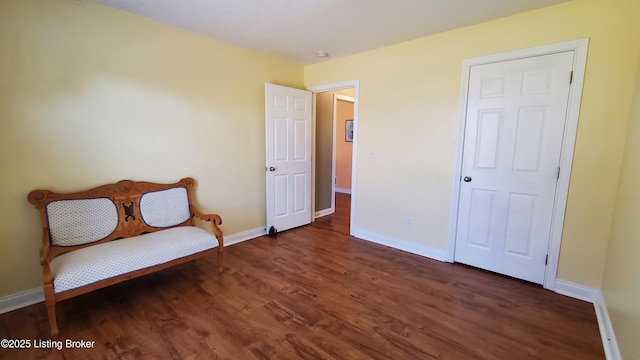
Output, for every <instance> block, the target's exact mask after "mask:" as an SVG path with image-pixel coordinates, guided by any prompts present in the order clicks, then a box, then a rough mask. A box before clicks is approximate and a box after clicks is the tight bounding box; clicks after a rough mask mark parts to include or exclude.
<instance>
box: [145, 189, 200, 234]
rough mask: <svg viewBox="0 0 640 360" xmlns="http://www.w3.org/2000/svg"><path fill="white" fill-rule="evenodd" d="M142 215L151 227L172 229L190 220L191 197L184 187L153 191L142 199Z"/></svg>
mask: <svg viewBox="0 0 640 360" xmlns="http://www.w3.org/2000/svg"><path fill="white" fill-rule="evenodd" d="M140 214H141V215H142V219H143V220H144V222H145V223H147V225H149V226H153V227H170V226H175V225H178V224H182V223H183V222H185V221H187V220H189V218H190V217H191V214H190V212H189V197H188V196H187V189H185V188H183V187H178V188H172V189H168V190H161V191H152V192H148V193H145V194H143V195H142V197H141V198H140Z"/></svg>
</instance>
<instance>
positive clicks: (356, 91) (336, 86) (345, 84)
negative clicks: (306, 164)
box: [307, 80, 360, 235]
mask: <svg viewBox="0 0 640 360" xmlns="http://www.w3.org/2000/svg"><path fill="white" fill-rule="evenodd" d="M350 88H353V99H354V101H353V150H352V154H351V155H352V160H351V217H350V219H349V234H350V235H353V229H355V215H356V200H357V197H356V184H357V182H356V178H357V174H356V169H357V166H356V164H357V154H358V103H359V99H360V80H348V81H342V82H336V83H330V84H324V85H317V86H311V87H308V88H307V90H309V91H311V92H312V93H313V110H312V125H311V126H312V133H313V136H312V144H311V146H312V148H313V149H314V150H313V155H312V158H311V160H312V164H311V174H312V175H311V181H312V184H311V191H312V194H311V201H312V204H311V208H312V209H315V196H316V194H315V192H316V188H315V186H316V183H315V179H316V174H315V169H316V164H315V157H316V156H315V148H316V115H315V114H316V108H315V106H316V101H315V94H316V93H319V92H326V91H335V90H342V89H350ZM334 137H335V134H334ZM334 162H335V159H334ZM334 176H335V170H334ZM333 191H334V193H335V186H334V187H333Z"/></svg>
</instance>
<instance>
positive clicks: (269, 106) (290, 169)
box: [265, 84, 312, 231]
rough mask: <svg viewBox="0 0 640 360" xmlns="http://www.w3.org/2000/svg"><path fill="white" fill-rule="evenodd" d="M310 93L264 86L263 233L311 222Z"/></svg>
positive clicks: (269, 85)
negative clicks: (264, 177)
mask: <svg viewBox="0 0 640 360" xmlns="http://www.w3.org/2000/svg"><path fill="white" fill-rule="evenodd" d="M311 110H312V106H311V92H309V91H305V90H299V89H293V88H288V87H284V86H279V85H274V84H265V114H266V119H265V128H266V154H267V159H266V160H267V161H266V165H267V166H266V169H265V170H266V174H267V178H266V183H267V189H266V190H267V198H266V201H267V231H269V229H270V228H271V227H272V226H273V228H274V229H275V230H277V231H284V230H287V229H291V228H294V227H298V226H301V225H306V224H309V223H310V222H311V214H312V213H311V119H312V117H311Z"/></svg>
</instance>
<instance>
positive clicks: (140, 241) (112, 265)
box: [51, 226, 218, 293]
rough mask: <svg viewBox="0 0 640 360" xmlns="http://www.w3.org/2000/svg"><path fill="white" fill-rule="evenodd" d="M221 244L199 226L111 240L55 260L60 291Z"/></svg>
mask: <svg viewBox="0 0 640 360" xmlns="http://www.w3.org/2000/svg"><path fill="white" fill-rule="evenodd" d="M217 246H218V239H216V237H215V236H213V235H212V234H211V233H209V232H207V231H205V230H202V229H200V228H198V227H195V226H183V227H178V228H171V229H166V230H163V231H158V232H153V233H149V234H144V235H139V236H134V237H130V238H125V239H121V240H115V241H110V242H106V243H102V244H98V245H94V246H89V247H86V248H83V249H80V250H76V251H71V252H68V253H65V254H62V255H60V256H57V257H55V258H54V259H53V260H51V272H52V274H53V279H54V280H53V285H54V289H55V292H56V293H60V292H63V291H67V290H71V289H76V288H79V287H82V286H85V285H90V284H93V283H95V282H98V281H100V280H105V279H108V278H111V277H115V276H118V275H123V274H126V273H130V272H133V271H136V270H140V269H144V268H148V267H152V266H155V265H159V264H163V263H167V262H169V261H172V260H175V259H179V258H181V257H185V256H189V255H192V254H195V253H198V252H201V251H204V250H209V249H213V248H215V247H217Z"/></svg>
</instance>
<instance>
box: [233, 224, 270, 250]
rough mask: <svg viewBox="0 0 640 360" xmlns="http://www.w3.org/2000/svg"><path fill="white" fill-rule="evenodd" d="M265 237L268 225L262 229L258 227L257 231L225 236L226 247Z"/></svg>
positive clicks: (252, 230)
mask: <svg viewBox="0 0 640 360" xmlns="http://www.w3.org/2000/svg"><path fill="white" fill-rule="evenodd" d="M263 235H267V227H266V225H264V226H261V227H257V228H255V229H251V230H246V231H241V232H239V233H235V234H232V235H225V236H224V246H225V247H227V246H231V245H235V244H238V243H241V242H243V241H247V240H251V239H255V238H257V237H260V236H263Z"/></svg>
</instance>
